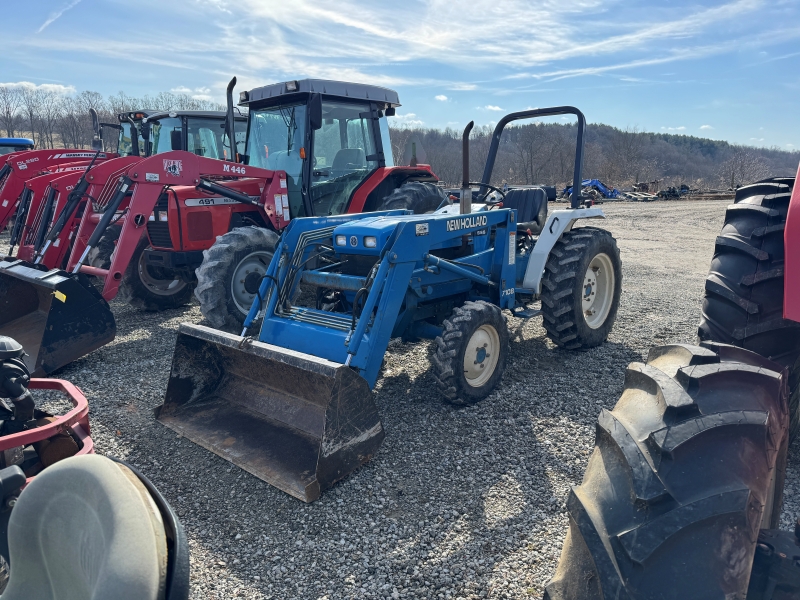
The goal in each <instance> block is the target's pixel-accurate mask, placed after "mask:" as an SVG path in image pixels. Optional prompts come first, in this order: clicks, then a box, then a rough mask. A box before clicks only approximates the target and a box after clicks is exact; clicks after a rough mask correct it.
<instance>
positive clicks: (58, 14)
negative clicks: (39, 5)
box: [36, 0, 81, 33]
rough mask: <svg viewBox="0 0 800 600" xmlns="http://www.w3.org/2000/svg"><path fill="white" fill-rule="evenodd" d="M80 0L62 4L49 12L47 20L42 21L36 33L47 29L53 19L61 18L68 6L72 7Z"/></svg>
mask: <svg viewBox="0 0 800 600" xmlns="http://www.w3.org/2000/svg"><path fill="white" fill-rule="evenodd" d="M80 1H81V0H73V1H72V2H70V3H69V4H67V5H65V6H62V7H61V8H59V9H58V10H56V11H53V12H51V13H50V16H49V17H47V20H46V21H45V22H44V23H42V26H41V27H39V29H37V30H36V33H42V32H43V31H44V30H45V29H47V28H48V27H49V26H50V25H52V24H53V23H54V22H55V21H57V20H58V19H60V18H61V15H63V14H64V13H65V12H67V11H68V10H69V9H70V8H74V7H75V6H76V5H77V4H79V3H80Z"/></svg>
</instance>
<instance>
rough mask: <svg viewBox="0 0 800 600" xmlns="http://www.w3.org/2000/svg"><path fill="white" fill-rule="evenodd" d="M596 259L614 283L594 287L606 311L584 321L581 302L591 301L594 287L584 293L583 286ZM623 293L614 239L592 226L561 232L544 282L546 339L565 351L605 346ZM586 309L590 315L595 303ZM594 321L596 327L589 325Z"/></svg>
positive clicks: (620, 270) (543, 301)
mask: <svg viewBox="0 0 800 600" xmlns="http://www.w3.org/2000/svg"><path fill="white" fill-rule="evenodd" d="M603 257H606V258H605V259H604V258H603ZM606 259H607V260H606ZM594 260H598V261H600V264H607V265H608V267H609V268H607V269H605V271H604V272H605V273H606V274H607V275H608V276H611V275H613V282H610V283H609V284H608V285H607V286H602V288H600V287H599V286H598V287H597V288H595V289H598V291H602V292H603V296H604V297H606V298H607V299H608V301H610V305H609V306H607V307H606V306H605V304H604V303H603V304H601V305H599V306H598V308H597V309H596V310H600V311H601V312H600V313H599V314H596V313H592V314H591V315H588V316H587V315H585V314H584V313H585V311H584V303H585V302H587V300H586V299H585V298H588V299H589V300H588V302H593V301H592V300H591V297H592V296H594V293H593V290H592V287H591V286H589V287H588V288H585V287H584V283H585V276H586V275H587V273H588V270H589V266H590V265H591V264H592V261H594ZM609 271H610V272H609ZM600 272H601V271H595V272H594V275H595V276H596V277H597V275H598V274H599V273H600ZM612 288H613V289H612ZM606 290H608V294H606V293H605V291H606ZM621 291H622V261H621V260H620V256H619V248H617V241H616V240H615V239H614V238H613V236H612V235H611V234H610V233H609V232H608V231H605V230H604V229H597V228H595V227H581V228H579V229H573V230H572V231H568V232H566V233H564V235H562V236H561V239H560V240H559V241H558V242H557V243H556V245H555V246H554V247H553V250H552V251H551V252H550V257H549V258H548V260H547V264H546V265H545V268H544V275H543V278H542V316H543V317H544V322H543V323H544V328H545V330H546V331H547V336H548V337H549V338H550V339H551V340H552V341H553V342H554V343H555V344H556V345H557V346H560V347H562V348H566V349H567V350H586V349H588V348H593V347H595V346H599V345H600V344H602V343H603V342H605V341H606V339H607V338H608V334H609V333H611V328H612V327H613V326H614V321H615V320H616V318H617V310H618V308H619V297H620V293H621ZM588 307H589V310H593V309H595V307H594V305H593V304H588ZM603 315H605V316H603ZM593 319H599V322H591V320H593ZM590 323H591V324H590Z"/></svg>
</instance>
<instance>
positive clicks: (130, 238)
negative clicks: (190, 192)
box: [70, 150, 286, 300]
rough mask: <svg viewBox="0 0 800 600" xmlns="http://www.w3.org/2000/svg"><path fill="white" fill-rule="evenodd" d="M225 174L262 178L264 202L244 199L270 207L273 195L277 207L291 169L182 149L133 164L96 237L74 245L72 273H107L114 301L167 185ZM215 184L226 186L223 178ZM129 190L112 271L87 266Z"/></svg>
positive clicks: (108, 289) (109, 293) (107, 292)
mask: <svg viewBox="0 0 800 600" xmlns="http://www.w3.org/2000/svg"><path fill="white" fill-rule="evenodd" d="M220 177H225V178H236V179H239V178H248V179H258V180H262V181H263V187H262V188H261V197H260V198H259V200H249V198H248V197H247V196H244V195H242V196H243V198H248V201H250V202H252V203H256V204H258V205H259V206H260V207H261V208H262V209H265V201H266V199H268V198H269V199H272V200H271V203H270V205H274V204H273V203H275V202H278V201H280V199H281V197H282V195H283V194H285V193H286V173H285V172H283V171H269V170H267V169H261V168H258V167H250V166H247V165H241V164H236V163H230V162H225V161H221V160H218V159H214V158H206V157H202V156H197V155H196V154H192V153H191V152H185V151H182V150H176V151H173V152H167V153H164V154H157V155H155V156H151V157H149V158H146V159H144V160H141V161H140V162H137V163H136V164H134V165H133V166H131V167H130V168H129V169H127V171H126V172H125V173H124V174H123V175H122V176H121V177H120V178H119V181H118V184H117V187H116V189H115V192H114V195H113V197H112V198H111V199H110V200H109V201H108V204H107V205H106V210H105V212H104V213H103V216H102V217H101V218H100V220H99V222H98V224H97V227H96V228H95V230H94V232H93V233H92V235H91V237H90V238H89V239H88V241H87V243H86V244H85V246H84V247H83V248H82V249H79V248H78V245H77V244H76V246H75V248H74V249H73V253H72V255H71V257H70V262H72V261H73V260H74V259H75V257H79V258H78V259H77V260H76V261H75V264H74V266H73V267H72V270H73V272H76V271H78V270H80V271H82V272H84V273H88V274H91V275H97V276H100V277H105V286H104V287H103V298H105V299H106V300H111V299H113V298H114V297H115V296H116V295H117V290H118V289H119V284H120V281H121V280H122V275H123V273H124V272H125V269H126V268H127V267H128V263H129V262H130V259H131V257H132V256H133V253H134V251H135V250H136V246H137V244H138V243H139V240H140V239H141V237H142V234H143V233H144V228H145V225H146V224H147V221H148V218H149V216H150V215H151V214H152V212H153V209H154V208H155V205H156V202H157V201H158V198H159V197H160V196H161V194H162V192H163V191H164V188H165V187H168V186H169V187H172V186H198V185H200V186H202V185H204V184H208V183H209V181H208V180H209V178H220ZM210 183H211V184H212V185H215V184H216V186H222V187H223V188H224V187H225V185H224V184H225V182H224V181H216V182H214V181H212V182H210ZM129 189H131V190H132V194H131V198H130V201H129V204H128V209H127V213H126V215H125V217H124V219H123V224H122V231H121V232H120V236H119V240H118V241H117V248H116V250H115V252H114V256H113V258H112V260H111V266H110V267H109V269H108V270H105V269H98V268H94V267H86V266H83V261H84V260H85V259H86V256H87V255H88V253H89V250H90V249H91V248H92V247H93V246H94V245H95V244H97V242H98V241H99V239H100V237H101V236H102V234H103V233H104V231H105V229H106V228H107V227H108V224H109V223H110V222H111V219H112V218H113V217H114V214H115V213H116V211H117V209H118V208H119V206H120V204H122V202H123V201H124V198H125V195H126V194H127V193H128V190H129ZM276 198H277V200H276ZM87 212H88V211H87Z"/></svg>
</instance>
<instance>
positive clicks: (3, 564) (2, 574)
mask: <svg viewBox="0 0 800 600" xmlns="http://www.w3.org/2000/svg"><path fill="white" fill-rule="evenodd" d="M10 578H11V567H10V566H9V565H8V561H7V560H6V557H5V556H3V555H0V594H2V593H3V592H5V591H6V588H7V587H8V581H9V579H10Z"/></svg>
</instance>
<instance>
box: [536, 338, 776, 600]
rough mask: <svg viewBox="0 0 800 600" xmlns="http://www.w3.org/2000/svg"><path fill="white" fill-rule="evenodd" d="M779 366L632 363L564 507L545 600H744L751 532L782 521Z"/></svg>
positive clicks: (665, 357) (728, 353) (669, 357)
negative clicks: (563, 532)
mask: <svg viewBox="0 0 800 600" xmlns="http://www.w3.org/2000/svg"><path fill="white" fill-rule="evenodd" d="M778 368H779V367H778V365H776V364H774V363H770V362H769V361H767V360H766V359H764V358H762V357H760V356H758V355H757V354H754V353H752V352H748V351H746V350H741V349H739V348H735V347H733V346H725V345H718V344H712V343H707V344H705V345H704V347H697V346H687V345H679V344H676V345H670V346H660V347H656V348H653V349H651V350H650V354H649V356H648V360H647V363H646V364H642V363H632V364H631V365H630V366H629V367H628V371H627V373H626V376H625V389H624V391H623V392H622V396H621V398H620V400H619V402H617V405H616V406H615V407H614V409H613V410H612V411H606V410H604V411H603V412H602V413H601V415H600V418H599V419H598V423H597V435H596V441H595V450H594V453H593V454H592V456H591V458H590V459H589V464H588V466H587V467H586V473H585V475H584V478H583V482H582V484H581V485H580V486H578V487H575V488H573V489H572V491H571V492H570V494H569V498H568V499H567V508H568V511H569V530H568V532H567V536H566V539H565V541H564V547H563V550H562V553H561V558H560V560H559V563H558V569H557V571H556V574H555V576H554V578H553V580H552V581H551V582H550V583H549V584H548V585H547V588H546V592H545V598H546V599H549V600H589V599H592V600H594V599H596V598H620V599H621V598H627V599H629V600H632V599H634V598H636V599H640V598H641V599H644V598H659V599H663V600H679V599H683V598H708V599H711V598H719V599H720V600H722V599H723V598H744V597H745V596H746V594H747V587H748V580H749V578H750V568H751V565H752V562H753V556H754V552H755V548H756V540H757V537H758V530H759V528H760V527H765V528H771V527H775V526H776V525H777V523H778V520H779V517H780V506H781V499H782V490H783V475H784V468H785V457H786V449H787V431H786V428H787V425H788V423H787V421H788V415H787V408H786V398H785V393H786V388H785V386H784V385H783V382H782V381H781V375H780V373H779V372H776V371H775V369H778Z"/></svg>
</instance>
